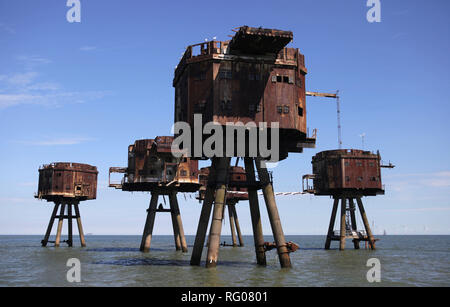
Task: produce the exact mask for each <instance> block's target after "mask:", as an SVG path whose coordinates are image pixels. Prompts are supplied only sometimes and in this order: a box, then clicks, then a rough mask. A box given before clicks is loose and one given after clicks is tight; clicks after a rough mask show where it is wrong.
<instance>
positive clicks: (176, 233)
mask: <svg viewBox="0 0 450 307" xmlns="http://www.w3.org/2000/svg"><path fill="white" fill-rule="evenodd" d="M169 204H170V215H171V217H172V228H173V237H174V241H175V249H176V250H177V251H179V250H181V240H180V231H179V228H178V225H177V218H176V212H175V209H174V207H173V202H172V195H170V194H169Z"/></svg>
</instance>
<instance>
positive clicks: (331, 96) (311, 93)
mask: <svg viewBox="0 0 450 307" xmlns="http://www.w3.org/2000/svg"><path fill="white" fill-rule="evenodd" d="M306 96H314V97H326V98H335V99H336V110H337V127H338V147H339V149H342V127H341V102H340V100H339V91H336V94H330V93H319V92H306Z"/></svg>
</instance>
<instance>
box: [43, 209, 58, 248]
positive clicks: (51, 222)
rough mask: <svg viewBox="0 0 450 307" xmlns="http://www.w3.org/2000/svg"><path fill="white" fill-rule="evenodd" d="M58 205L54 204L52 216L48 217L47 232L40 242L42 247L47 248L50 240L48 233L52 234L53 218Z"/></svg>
mask: <svg viewBox="0 0 450 307" xmlns="http://www.w3.org/2000/svg"><path fill="white" fill-rule="evenodd" d="M59 205H60V203H55V207H53V212H52V216H51V217H50V221H49V223H48V226H47V231H46V232H45V237H44V240H42V241H41V244H42V246H43V247H45V246H47V243H48V239H49V238H50V233H51V232H52V228H53V223H54V222H55V216H56V214H57V213H58V208H59Z"/></svg>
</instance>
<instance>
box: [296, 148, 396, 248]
mask: <svg viewBox="0 0 450 307" xmlns="http://www.w3.org/2000/svg"><path fill="white" fill-rule="evenodd" d="M312 165H313V174H312V175H304V176H303V183H302V184H303V191H304V192H307V193H312V194H314V195H327V196H332V197H333V199H334V203H333V210H332V212H331V219H330V224H329V227H328V233H327V239H326V242H325V249H329V248H330V244H331V241H333V240H335V241H339V242H340V245H339V249H340V250H343V249H345V240H346V239H348V238H351V239H353V244H354V248H355V249H359V242H360V241H366V242H368V243H369V247H370V248H371V249H375V241H376V240H377V239H375V238H374V236H373V233H372V230H371V228H370V224H369V221H368V219H367V215H366V212H365V210H364V206H363V202H362V200H361V198H362V197H363V196H375V195H380V194H384V186H383V185H382V183H381V168H382V167H389V168H392V167H393V165H392V164H390V165H388V166H384V165H382V164H381V158H380V154H379V153H378V152H377V154H373V153H371V152H369V151H363V150H357V149H339V150H328V151H322V152H319V153H318V154H316V155H315V156H314V157H313V159H312ZM310 180H312V184H311V182H310ZM339 200H340V201H341V211H340V229H339V231H334V224H335V220H336V214H337V210H338V205H339ZM355 200H356V203H357V205H358V209H359V212H360V214H361V218H362V222H363V224H364V229H365V230H358V229H357V225H356V206H355V202H354V201H355Z"/></svg>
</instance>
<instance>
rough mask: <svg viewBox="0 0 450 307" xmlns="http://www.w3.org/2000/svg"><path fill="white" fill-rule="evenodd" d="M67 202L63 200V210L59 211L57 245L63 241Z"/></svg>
mask: <svg viewBox="0 0 450 307" xmlns="http://www.w3.org/2000/svg"><path fill="white" fill-rule="evenodd" d="M65 207H66V204H65V203H64V202H63V203H62V204H61V210H60V211H59V220H58V229H57V230H56V239H55V247H59V243H60V242H61V232H62V226H63V221H64V209H65Z"/></svg>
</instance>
